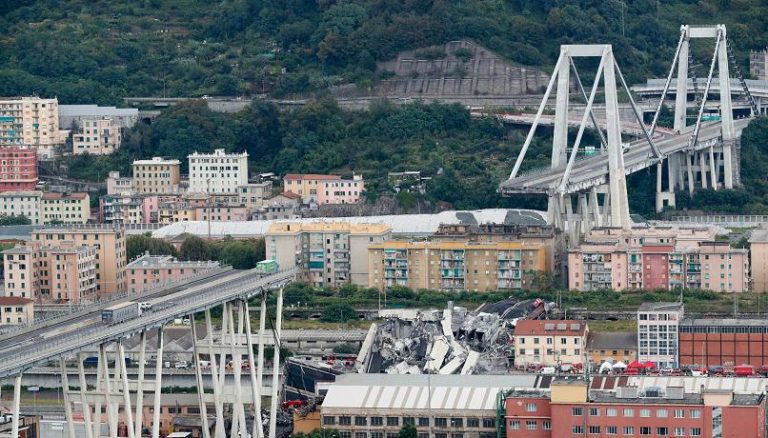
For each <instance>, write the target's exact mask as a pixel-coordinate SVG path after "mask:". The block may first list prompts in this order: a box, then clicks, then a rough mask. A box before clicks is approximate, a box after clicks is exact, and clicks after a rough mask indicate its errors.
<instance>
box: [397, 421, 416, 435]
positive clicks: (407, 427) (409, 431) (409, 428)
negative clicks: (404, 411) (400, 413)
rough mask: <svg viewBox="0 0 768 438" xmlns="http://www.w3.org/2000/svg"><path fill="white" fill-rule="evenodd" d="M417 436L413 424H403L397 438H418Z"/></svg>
mask: <svg viewBox="0 0 768 438" xmlns="http://www.w3.org/2000/svg"><path fill="white" fill-rule="evenodd" d="M418 436H419V434H418V433H417V432H416V428H415V427H414V426H413V424H404V425H403V427H401V428H400V432H399V433H398V434H397V438H418Z"/></svg>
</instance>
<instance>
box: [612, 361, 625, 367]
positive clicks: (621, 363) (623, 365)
mask: <svg viewBox="0 0 768 438" xmlns="http://www.w3.org/2000/svg"><path fill="white" fill-rule="evenodd" d="M613 367H614V368H626V367H627V364H625V363H624V362H622V361H618V362H616V363H615V364H613Z"/></svg>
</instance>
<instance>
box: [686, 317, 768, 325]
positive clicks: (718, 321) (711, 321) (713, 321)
mask: <svg viewBox="0 0 768 438" xmlns="http://www.w3.org/2000/svg"><path fill="white" fill-rule="evenodd" d="M680 325H685V326H694V327H712V326H716V327H739V326H748V327H766V326H768V320H766V319H741V318H739V319H734V318H727V319H724V318H700V319H691V318H686V319H683V320H681V321H680Z"/></svg>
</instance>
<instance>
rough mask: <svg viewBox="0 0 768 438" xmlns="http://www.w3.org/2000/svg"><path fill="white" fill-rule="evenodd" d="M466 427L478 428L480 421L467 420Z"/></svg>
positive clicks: (476, 419) (475, 419) (474, 419)
mask: <svg viewBox="0 0 768 438" xmlns="http://www.w3.org/2000/svg"><path fill="white" fill-rule="evenodd" d="M467 427H480V419H478V418H467Z"/></svg>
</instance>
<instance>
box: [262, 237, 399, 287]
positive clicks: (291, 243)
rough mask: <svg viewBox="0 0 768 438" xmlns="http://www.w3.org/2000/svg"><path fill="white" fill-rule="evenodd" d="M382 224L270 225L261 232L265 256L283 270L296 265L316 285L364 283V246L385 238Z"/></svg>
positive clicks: (365, 259)
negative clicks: (264, 231) (263, 233)
mask: <svg viewBox="0 0 768 438" xmlns="http://www.w3.org/2000/svg"><path fill="white" fill-rule="evenodd" d="M390 235H391V229H390V227H389V226H387V225H384V224H350V223H346V222H317V223H297V222H282V223H276V224H272V225H271V226H270V227H269V230H268V231H267V233H266V234H265V236H264V237H265V241H266V247H267V248H266V249H267V259H273V260H276V261H277V263H278V264H279V266H280V267H281V268H283V269H287V268H292V267H294V266H299V267H301V269H302V273H301V276H302V277H303V279H304V280H305V281H307V282H310V283H312V284H313V285H314V286H317V287H338V286H340V285H342V284H346V283H353V284H357V285H360V286H367V285H368V246H369V245H372V244H377V243H381V242H383V241H385V240H387V239H389V237H390Z"/></svg>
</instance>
